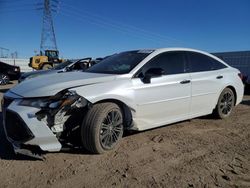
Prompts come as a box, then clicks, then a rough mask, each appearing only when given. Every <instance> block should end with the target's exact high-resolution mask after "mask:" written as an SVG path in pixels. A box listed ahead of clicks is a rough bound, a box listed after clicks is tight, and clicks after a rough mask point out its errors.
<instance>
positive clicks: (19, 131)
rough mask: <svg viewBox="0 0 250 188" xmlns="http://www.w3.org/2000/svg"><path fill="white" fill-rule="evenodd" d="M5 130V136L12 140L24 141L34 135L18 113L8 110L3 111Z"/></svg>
mask: <svg viewBox="0 0 250 188" xmlns="http://www.w3.org/2000/svg"><path fill="white" fill-rule="evenodd" d="M5 130H6V133H7V136H8V137H9V138H10V139H11V140H13V141H17V142H26V141H28V140H31V139H32V138H34V135H33V134H32V133H31V131H30V130H29V129H28V127H27V125H26V124H25V123H24V121H23V120H22V119H21V118H20V117H19V115H18V114H16V113H14V112H12V111H10V110H7V111H6V113H5Z"/></svg>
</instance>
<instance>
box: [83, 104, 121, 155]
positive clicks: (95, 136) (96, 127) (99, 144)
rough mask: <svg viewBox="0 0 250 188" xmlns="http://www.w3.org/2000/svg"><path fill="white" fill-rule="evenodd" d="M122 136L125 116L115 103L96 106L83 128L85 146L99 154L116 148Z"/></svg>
mask: <svg viewBox="0 0 250 188" xmlns="http://www.w3.org/2000/svg"><path fill="white" fill-rule="evenodd" d="M122 135H123V115H122V112H121V109H120V108H119V106H118V105H116V104H114V103H100V104H96V105H94V106H93V107H92V108H91V109H90V110H89V111H88V113H87V115H86V117H85V119H84V121H83V124H82V127H81V137H82V143H83V146H84V147H85V148H86V149H87V150H89V151H90V152H92V153H97V154H100V153H104V152H106V151H109V150H112V149H113V148H115V147H116V146H117V144H118V143H119V141H120V139H121V138H122Z"/></svg>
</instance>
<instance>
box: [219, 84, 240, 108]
mask: <svg viewBox="0 0 250 188" xmlns="http://www.w3.org/2000/svg"><path fill="white" fill-rule="evenodd" d="M226 88H229V89H231V90H232V91H233V93H234V97H235V101H234V105H236V103H237V97H238V96H237V92H236V89H235V87H234V86H232V85H227V86H226V87H224V88H223V89H222V90H221V91H220V93H219V96H218V98H217V103H218V101H219V98H220V95H221V93H222V91H223V90H224V89H226ZM217 103H216V105H217ZM216 105H215V107H216Z"/></svg>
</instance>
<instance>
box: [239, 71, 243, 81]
mask: <svg viewBox="0 0 250 188" xmlns="http://www.w3.org/2000/svg"><path fill="white" fill-rule="evenodd" d="M238 76H239V77H240V79H241V80H242V81H243V79H244V75H243V74H242V73H239V74H238Z"/></svg>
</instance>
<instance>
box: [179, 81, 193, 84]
mask: <svg viewBox="0 0 250 188" xmlns="http://www.w3.org/2000/svg"><path fill="white" fill-rule="evenodd" d="M190 82H191V81H190V80H183V81H181V82H180V84H189V83H190Z"/></svg>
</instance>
